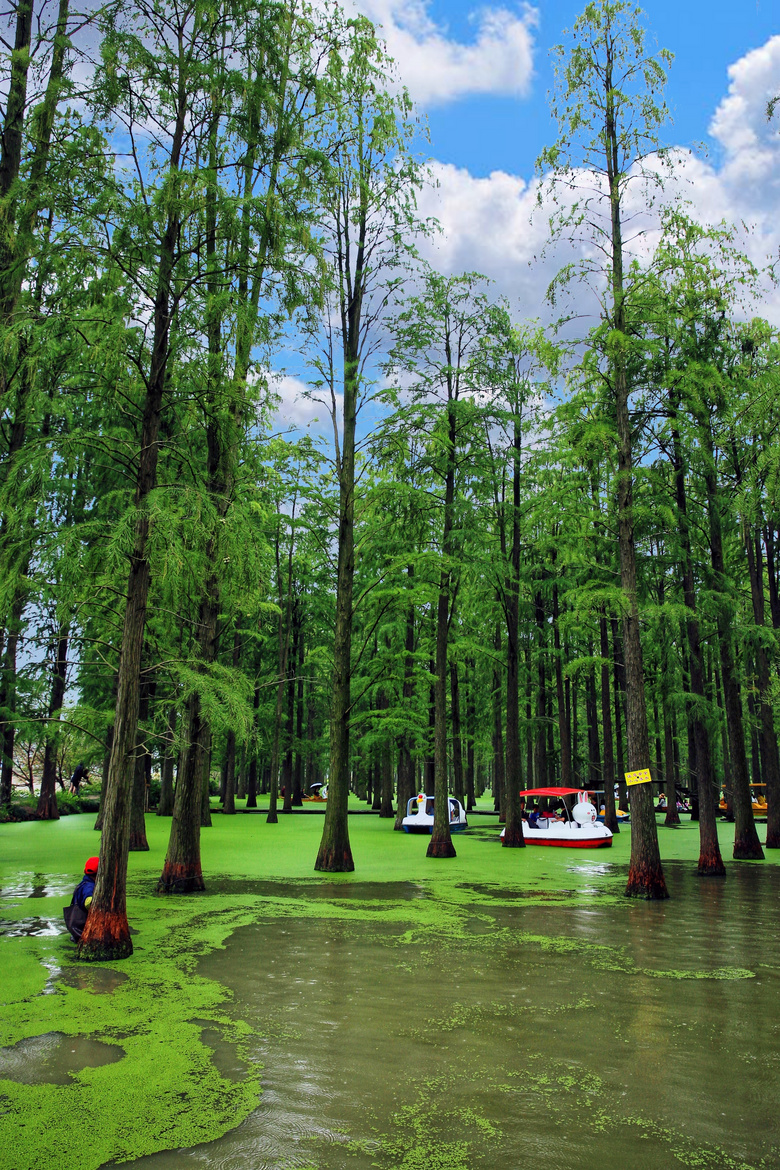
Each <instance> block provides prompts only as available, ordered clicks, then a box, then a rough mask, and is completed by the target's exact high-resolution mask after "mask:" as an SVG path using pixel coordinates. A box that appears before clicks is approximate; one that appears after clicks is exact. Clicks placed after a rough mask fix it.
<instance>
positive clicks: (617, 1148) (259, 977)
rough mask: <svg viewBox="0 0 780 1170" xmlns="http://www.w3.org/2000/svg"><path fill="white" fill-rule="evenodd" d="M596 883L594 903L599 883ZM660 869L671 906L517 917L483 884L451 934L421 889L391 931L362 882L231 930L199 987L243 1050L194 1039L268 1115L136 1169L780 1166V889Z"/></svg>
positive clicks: (759, 875)
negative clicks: (231, 1023)
mask: <svg viewBox="0 0 780 1170" xmlns="http://www.w3.org/2000/svg"><path fill="white" fill-rule="evenodd" d="M583 864H585V865H590V866H591V867H592V873H591V876H592V878H593V882H594V889H595V888H597V885H598V880H599V866H598V864H597V863H593V862H585V863H583ZM573 867H574V863H573ZM665 868H666V874H667V880H668V882H669V885H670V889H671V892H672V894H673V898H672V899H671V900H670V901H669V902H666V903H657V904H649V905H648V904H645V903H634V902H629V901H626V900H625V899H622V898H612V899H610V898H604V897H601V898H594V900H593V903H592V904H588V903H586V904H584V905H583V904H582V903H581V902H580V901H576V900H575V899H571V901H570V902H568V901H567V899H566V896H565V893H564V894H563V895H558V898H557V902H556V903H555V904H548V903H547V902H542V904H539V903H538V902H537V903H535V904H528V903H527V902H526V903H524V899H522V898H519V897H517V891H514V896H512V893H513V892H512V891H510V892H509V893H508V894H507V893H505V892H503V891H502V890H500V889H497V888H495V887H491V886H479V887H472V888H471V889H469V890H468V891H465V890H464V891H463V893H464V895H465V894H468V899H464V905H463V907H462V910H461V912H460V914H459V917H458V922H459V928H458V929H457V930H452V929H451V928H449V929H447V930H446V931H441V932H438V931H435V930H430V929H428V930H426V931H415V930H414V920H413V917H412V920H411V923H410V898H411V899H413V898H414V896H415V894H414V890H415V889H416V887H409V888H396V889H395V890H394V891H392V893H393V895H394V898H395V899H396V900H397V905H398V906H399V907H400V906H404V916H403V917H404V921H400V920H399V918H398V917H392V918H391V917H389V916H388V915H387V910H388V909H390V908H391V907H392V905H393V900H392V899H391V898H388V888H387V887H381V886H377V887H375V888H372V887H370V886H367V885H365V884H363V885H362V886H360V887H359V888H358V887H355V886H353V887H351V889H350V891H349V894H348V895H346V894H345V892H344V891H345V889H347V888H348V887H341V889H340V891H339V890H338V889H334V890H331V895H332V897H333V898H334V899H339V898H341V899H343V902H344V903H350V904H351V905H352V907H353V910H354V916H353V917H349V915H347V917H342V918H338V919H334V918H333V917H327V916H321V917H318V916H317V914H315V915H314V916H312V917H306V918H296V917H289V918H285V917H284V916H282V917H280V918H279V917H276V918H273V919H269V921H268V922H266V923H263V922H259V923H257V924H256V925H252V926H246V927H242V928H240V929H238V930H237V931H236V932H235V933H234V934H233V936H232V937H231V938H230V940H229V941H228V944H227V946H226V948H225V949H224V950H218V951H214V952H212V953H210V954H209V955H208V956H206V957H205V958H204V959H203V960H202V961H201V962H200V964H199V972H200V973H201V974H203V975H207V976H208V977H210V978H213V979H217V980H219V981H220V982H221V983H223V984H225V985H227V986H228V987H229V988H230V989H231V990H232V992H233V995H234V1002H233V1005H232V1014H233V1015H235V1017H236V1018H240V1019H243V1020H246V1021H247V1022H248V1023H249V1024H250V1025H251V1026H252V1028H253V1030H254V1035H253V1037H252V1038H251V1039H250V1041H249V1042H248V1044H247V1045H246V1046H245V1048H244V1049H243V1050H241V1051H239V1050H238V1049H237V1047H236V1046H235V1044H232V1043H227V1042H225V1041H223V1040H222V1039H221V1037H220V1033H219V1030H218V1029H215V1028H214V1027H213V1025H210V1026H209V1027H208V1028H204V1033H203V1037H204V1041H205V1043H207V1044H208V1046H209V1047H210V1048H211V1049H212V1050H213V1053H214V1057H213V1059H214V1061H215V1062H216V1064H217V1065H218V1067H219V1068H220V1070H221V1071H222V1072H223V1073H224V1074H225V1075H228V1076H230V1077H233V1078H240V1077H241V1076H242V1075H243V1074H244V1072H245V1070H246V1069H247V1067H248V1065H249V1063H250V1062H260V1063H261V1064H262V1065H263V1066H264V1072H263V1078H262V1079H263V1093H262V1097H261V1099H260V1101H259V1104H258V1108H257V1109H256V1110H255V1111H254V1112H253V1113H252V1114H251V1116H250V1117H249V1118H248V1119H247V1120H246V1121H245V1122H243V1123H242V1124H241V1125H239V1126H238V1127H237V1128H236V1129H235V1130H233V1131H232V1132H230V1133H228V1134H227V1135H226V1136H225V1137H224V1138H221V1139H220V1140H218V1141H216V1142H212V1143H210V1144H208V1145H204V1146H201V1147H196V1148H195V1149H192V1150H180V1151H171V1152H168V1153H163V1154H157V1155H154V1156H151V1157H148V1158H144V1159H141V1160H139V1162H138V1163H136V1164H137V1165H140V1166H144V1167H146V1168H147V1170H173V1168H176V1170H185V1168H192V1170H196V1168H197V1167H198V1166H208V1167H209V1168H210V1170H212V1168H213V1170H283V1168H285V1170H291V1168H293V1167H299V1168H303V1167H312V1168H316V1170H343V1168H344V1167H354V1168H355V1170H370V1168H376V1167H378V1168H380V1170H390V1168H399V1170H471V1168H474V1170H477V1168H478V1167H479V1168H484V1170H494V1168H495V1170H499V1167H500V1168H501V1170H505V1168H506V1167H515V1166H521V1165H538V1164H543V1165H544V1166H545V1167H547V1168H549V1170H594V1168H598V1170H625V1168H626V1167H631V1168H632V1170H668V1168H669V1167H675V1166H689V1167H698V1168H700V1170H701V1168H704V1170H709V1168H711V1170H722V1168H729V1167H734V1168H736V1167H740V1168H741V1170H749V1168H758V1167H762V1166H764V1167H769V1166H775V1165H777V1164H778V1162H779V1161H780V1145H779V1143H778V1138H777V1124H776V1120H775V1119H776V1118H777V1116H778V1111H779V1110H780V1076H779V1075H778V1074H779V1073H780V1044H778V1040H779V1039H780V1036H779V1035H778V1033H779V1031H780V1023H778V1020H777V1004H778V1001H779V993H780V945H779V944H778V939H777V930H776V907H777V905H778V901H779V900H780V871H779V870H777V869H776V868H774V867H771V868H770V867H764V868H760V867H753V866H740V867H737V866H732V867H730V872H729V877H728V878H727V879H726V880H725V881H724V880H702V879H698V878H697V877H696V876H695V875H694V873H693V872H692V867H691V865H690V864H682V863H677V864H675V863H669V864H668V865H667V866H666V867H665ZM589 872H591V871H589ZM582 877H583V875H582V873H581V872H579V870H577V872H576V874H575V873H574V869H573V872H572V884H573V885H574V884H575V883H576V884H579V885H581V883H582ZM268 885H269V887H270V886H273V883H268ZM271 892H272V891H271V890H270V889H269V890H268V891H267V893H268V895H269V896H270V894H271ZM273 893H274V894H275V896H276V897H277V898H278V897H283V896H289V897H290V899H291V903H292V901H293V900H294V899H295V898H298V897H300V896H301V891H300V890H297V891H291V890H289V889H288V890H287V894H286V895H285V894H284V890H283V887H281V886H279V887H277V888H276V889H275V890H274V891H273ZM380 899H381V905H380ZM372 903H373V904H374V910H373V912H372V913H368V912H366V913H364V912H362V911H361V906H363V907H369V906H370V905H371V904H372ZM447 912H448V914H449V915H450V918H451V916H452V913H453V907H452V906H449V907H447ZM411 914H412V916H413V910H412V911H411ZM443 918H444V907H443ZM410 926H411V929H410Z"/></svg>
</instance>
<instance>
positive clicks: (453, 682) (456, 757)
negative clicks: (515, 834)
mask: <svg viewBox="0 0 780 1170" xmlns="http://www.w3.org/2000/svg"><path fill="white" fill-rule="evenodd" d="M450 706H451V708H452V794H453V796H454V797H456V799H457V800H459V801H460V803H461V804H462V805H463V807H464V808H465V807H466V791H465V787H464V783H463V740H462V738H461V726H460V679H459V677H458V664H457V662H456V661H455V660H454V659H453V661H452V662H451V663H450Z"/></svg>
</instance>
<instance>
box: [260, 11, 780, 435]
mask: <svg viewBox="0 0 780 1170" xmlns="http://www.w3.org/2000/svg"><path fill="white" fill-rule="evenodd" d="M342 3H345V4H347V5H351V6H352V7H353V8H357V9H359V10H360V11H362V12H364V13H365V14H366V15H367V16H369V17H370V18H371V19H372V20H373V21H374V22H375V23H376V24H377V25H379V26H381V32H382V35H383V36H384V38H385V40H386V42H387V46H388V49H389V52H390V54H391V55H392V56H393V58H394V59H395V61H396V63H397V69H398V73H399V75H400V78H401V80H402V81H403V82H404V83H405V84H406V85H407V87H408V88H409V91H410V93H411V96H412V97H413V98H414V100H415V101H416V103H417V106H418V109H419V110H420V112H421V113H423V114H424V115H425V116H426V117H427V119H428V122H429V126H430V133H431V141H430V145H429V147H427V150H429V151H430V155H431V159H432V163H431V166H432V173H433V178H434V180H435V183H434V185H432V186H431V187H430V188H428V189H426V190H425V191H423V193H422V195H421V198H420V201H419V207H420V212H421V214H423V215H424V216H433V217H435V218H436V219H437V220H438V221H439V224H440V226H441V231H440V233H439V234H438V235H437V236H436V238H435V240H434V241H433V242H431V243H428V242H425V243H423V244H421V246H420V251H421V253H422V254H423V256H424V257H425V258H426V259H427V260H429V261H430V263H431V264H432V265H433V266H434V267H435V268H437V269H438V270H439V271H440V272H443V273H461V272H481V273H483V274H485V275H486V276H487V277H488V278H489V279H490V281H491V282H492V284H491V286H490V287H491V295H495V296H503V297H505V298H506V300H507V301H508V303H509V305H510V307H511V309H512V312H513V313H514V315H515V318H516V320H518V321H523V320H542V321H550V320H552V319H553V318H554V317H555V316H557V313H558V311H559V310H555V311H553V310H552V309H551V308H550V306H549V305H548V304H547V301H546V292H547V288H548V286H549V284H550V281H551V280H552V279H553V278H554V276H555V275H556V273H557V272H558V271H559V270H560V268H561V267H562V266H563V265H564V264H566V263H569V262H571V261H573V260H576V259H577V255H576V249H575V251H574V253H573V251H572V245H571V244H569V245H568V246H567V245H564V244H561V245H558V246H557V247H555V248H549V247H547V246H546V245H547V238H548V217H549V207H548V206H546V205H545V202H544V200H542V205H541V207H540V206H539V203H538V199H537V195H538V185H537V182H536V180H535V177H534V163H535V160H536V158H537V156H538V154H539V152H540V150H541V148H542V147H543V146H545V145H548V144H550V143H552V142H553V141H554V140H555V127H554V126H553V124H552V122H551V119H550V115H549V111H548V106H547V94H548V91H549V89H550V87H551V83H552V66H551V61H550V49H551V48H552V47H553V46H554V45H555V44H557V43H559V41H560V40H561V37H562V33H563V30H564V29H565V28H568V27H570V25H571V24H572V23H573V21H574V19H575V18H576V17H577V16H578V15H579V14H580V13H581V11H582V10H583V9H584V7H585V3H586V0H535V3H534V4H530V3H528V4H526V3H522V2H521V0H492V3H491V0H487V3H482V4H476V3H473V2H472V0H342ZM645 11H646V26H647V29H648V33H649V36H650V38H651V40H652V42H653V43H655V44H657V45H658V47H663V48H667V49H669V50H670V51H671V52H672V53H673V54H674V57H675V59H674V62H673V64H672V67H671V69H670V73H669V81H668V85H667V89H666V100H667V104H668V105H669V107H670V112H671V114H672V118H673V122H672V124H670V125H669V126H668V127H667V128H666V130H665V132H664V133H665V136H666V137H665V143H664V144H665V145H668V146H670V147H677V148H681V149H679V150H677V151H675V152H674V157H675V161H676V165H675V169H674V174H673V178H672V180H671V181H668V182H667V184H666V189H665V194H664V198H665V199H667V200H670V201H671V200H673V199H677V198H682V199H684V200H686V201H687V202H688V205H689V212H690V214H692V215H694V216H695V217H697V218H698V219H699V220H700V221H701V222H702V223H709V224H719V223H721V222H723V221H725V222H726V223H728V224H736V225H742V224H745V225H748V227H747V229H746V230H745V231H744V233H743V235H742V237H741V239H740V246H741V247H743V248H744V249H745V250H746V251H747V252H748V253H749V254H750V256H751V258H752V259H753V260H754V262H755V263H756V264H757V265H758V267H759V268H765V267H766V266H767V264H768V262H769V261H771V260H774V261H778V260H780V115H778V117H777V118H776V119H775V123H774V124H773V125H768V124H767V120H766V105H767V101H768V99H769V98H770V97H772V96H773V95H775V94H780V0H730V2H727V0H650V2H649V3H648V4H647V6H646V9H645ZM701 147H703V148H701ZM691 148H695V149H691ZM651 226H652V225H651ZM740 230H742V229H741V227H740ZM643 246H645V244H644V241H642V240H640V241H639V242H638V244H637V249H638V251H640V252H641V249H642V247H643ZM575 295H576V296H577V297H578V301H577V303H576V304H568V305H567V308H569V309H573V310H574V311H575V312H576V313H577V314H578V316H579V317H580V318H581V319H582V320H584V321H585V322H587V320H588V319H594V320H595V317H594V314H598V311H599V309H598V303H597V300H596V299H594V296H593V293H592V290H588V289H587V288H584V289H583V291H582V292H581V293H579V292H577V293H576V294H575ZM747 311H748V312H750V313H756V314H760V315H761V316H764V317H767V318H768V319H769V320H770V321H772V322H773V323H774V324H775V325H776V326H778V327H780V289H779V288H778V287H775V286H772V285H771V284H770V283H768V282H766V283H765V285H764V287H762V289H761V291H760V297H759V300H758V303H757V304H756V305H754V306H751V308H750V309H748V310H747ZM300 387H301V383H300V382H298V381H297V379H296V378H290V379H288V380H287V382H286V384H285V386H284V387H283V399H284V401H285V409H286V410H287V412H288V413H289V414H290V415H291V416H294V417H295V419H296V421H298V422H305V421H306V420H307V418H309V417H311V411H312V407H311V406H310V405H308V404H305V403H303V402H302V400H301V399H300V397H299V396H298V391H299V390H300Z"/></svg>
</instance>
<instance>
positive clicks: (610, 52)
mask: <svg viewBox="0 0 780 1170" xmlns="http://www.w3.org/2000/svg"><path fill="white" fill-rule="evenodd" d="M606 47H607V61H606V68H605V72H604V76H603V85H604V98H605V105H604V109H605V123H604V149H605V162H606V170H607V182H608V186H609V200H610V217H611V223H610V242H611V273H610V276H611V293H612V321H611V325H612V328H613V329H614V332H615V334H616V335H617V336H618V337H620V338H621V339H626V340H627V322H626V306H625V288H624V281H623V223H622V211H623V209H622V197H623V176H622V175H621V172H620V165H621V164H620V151H621V149H622V147H621V144H620V130H619V127H618V122H617V112H616V105H615V102H616V91H615V89H614V88H613V69H614V65H615V58H614V52H615V44H614V42H612V41H609V40H608V41H607V42H606ZM610 374H611V376H612V379H613V384H612V391H613V396H614V403H615V419H616V424H617V440H618V470H617V514H618V553H619V563H620V587H621V590H622V592H623V595H624V596H623V653H624V659H625V669H626V705H627V720H626V737H627V739H628V767H629V770H630V771H632V772H633V771H636V770H638V769H642V768H647V767H649V765H650V745H649V740H648V733H647V708H646V706H645V676H644V667H643V664H642V643H641V641H640V635H639V604H638V600H637V580H636V545H635V540H634V471H633V467H634V455H633V446H632V432H631V418H630V415H629V393H630V386H629V379H628V369H627V364H626V356H625V349H624V346H623V344H615V345H614V346H613V347H612V356H611V358H610ZM626 894H627V895H628V896H629V897H643V898H668V896H669V893H668V891H667V889H666V882H665V880H664V874H663V868H662V866H661V855H660V852H659V850H658V830H657V827H656V823H655V811H654V806H653V793H652V785H651V784H638V785H636V786H635V787H634V788H633V790H632V794H631V861H630V865H629V871H628V883H627V885H626Z"/></svg>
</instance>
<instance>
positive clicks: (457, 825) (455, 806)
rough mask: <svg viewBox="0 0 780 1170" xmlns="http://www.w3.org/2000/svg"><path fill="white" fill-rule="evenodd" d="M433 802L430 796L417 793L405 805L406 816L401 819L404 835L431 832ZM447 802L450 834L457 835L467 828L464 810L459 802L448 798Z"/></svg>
mask: <svg viewBox="0 0 780 1170" xmlns="http://www.w3.org/2000/svg"><path fill="white" fill-rule="evenodd" d="M433 801H434V798H433V797H432V796H426V795H425V793H424V792H418V794H417V796H413V797H412V798H411V800H409V801H407V804H406V816H405V817H404V819H403V822H402V824H403V827H404V832H405V833H432V832H433V807H434V805H433ZM447 802H448V804H449V808H450V832H451V833H459V832H461V830H463V829H467V828H468V827H469V823H468V821H467V820H466V810H465V809H464V807H463V805H462V804H461V803H460V801H459V800H456V799H455V797H454V796H449V797H448V798H447Z"/></svg>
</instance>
